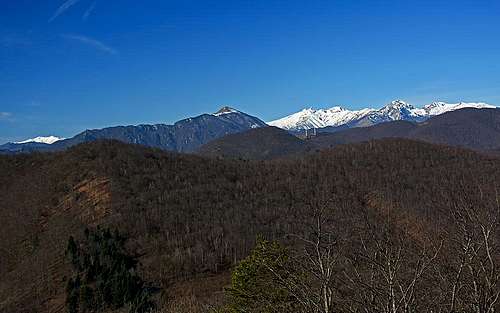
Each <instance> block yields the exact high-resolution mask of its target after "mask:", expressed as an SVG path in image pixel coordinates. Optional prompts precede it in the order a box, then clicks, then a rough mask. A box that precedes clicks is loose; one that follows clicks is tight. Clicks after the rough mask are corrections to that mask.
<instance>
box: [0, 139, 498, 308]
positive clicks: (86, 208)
mask: <svg viewBox="0 0 500 313" xmlns="http://www.w3.org/2000/svg"><path fill="white" fill-rule="evenodd" d="M0 172H1V173H2V175H0V220H1V221H2V227H1V228H0V251H1V253H0V311H1V312H63V311H64V299H65V295H64V290H65V285H66V280H67V277H68V271H69V265H68V260H67V259H66V258H65V256H64V249H65V247H66V242H67V239H68V237H69V236H70V235H73V236H76V237H77V238H78V236H82V233H83V229H84V228H86V227H90V228H93V227H96V226H98V225H101V226H107V227H117V228H119V229H120V230H121V231H122V232H123V233H125V234H127V236H128V237H129V238H130V240H129V241H128V245H127V246H128V249H129V250H130V251H131V252H132V253H133V254H135V255H138V256H140V262H141V265H140V272H141V273H142V275H143V276H144V278H145V280H146V281H148V282H150V283H151V284H152V285H153V286H156V287H157V288H159V289H160V290H163V291H165V294H166V295H168V298H169V299H170V300H169V301H168V303H167V302H163V300H161V299H163V296H161V295H160V294H159V295H158V300H157V301H158V303H159V304H160V305H167V306H168V305H172V303H176V301H178V302H179V303H182V302H183V301H185V299H195V300H193V301H198V302H199V303H212V304H213V303H214V301H219V300H220V295H221V291H222V287H223V286H224V285H225V284H227V283H228V282H229V281H228V279H227V272H228V270H229V269H230V268H231V266H232V265H233V264H235V262H237V261H238V260H240V259H241V258H243V257H245V256H247V254H248V252H249V251H250V249H251V248H252V247H253V245H254V242H255V238H256V236H257V235H258V234H262V235H263V236H265V237H266V238H270V239H281V238H283V236H284V235H286V234H290V233H301V232H302V231H304V230H305V229H306V228H307V223H308V221H311V219H312V218H313V214H312V212H313V209H314V208H315V207H325V208H327V209H328V210H331V211H332V212H333V211H334V212H337V218H336V219H335V221H336V222H335V223H336V227H338V229H339V231H340V232H342V233H345V234H346V235H347V236H349V235H350V234H351V233H352V232H353V231H354V230H355V229H356V228H355V227H353V226H354V225H357V224H359V223H360V221H362V218H363V212H365V210H375V211H379V210H382V211H383V210H389V209H390V210H392V211H393V212H394V213H393V214H403V215H404V216H405V219H407V220H408V219H411V220H412V221H414V222H412V225H414V226H415V227H417V226H418V227H420V226H422V227H423V225H426V226H425V229H434V228H435V229H443V227H445V226H446V216H447V215H448V214H449V212H450V210H452V208H453V205H454V203H456V202H457V201H461V199H462V197H463V195H464V194H467V195H469V196H470V198H471V199H473V201H474V202H473V203H474V205H477V206H478V207H479V208H480V207H483V205H487V204H488V203H486V202H484V201H487V200H488V199H494V195H495V186H498V183H499V181H498V177H500V161H499V160H498V159H496V158H490V157H486V156H483V155H480V154H476V153H474V152H471V151H467V150H462V149H458V148H450V147H444V146H435V145H431V144H426V143H421V142H414V141H408V140H383V141H373V142H369V143H366V144H358V145H345V146H341V147H338V148H336V149H334V150H328V151H322V152H319V153H315V154H313V155H310V156H308V157H306V158H303V159H288V160H275V161H258V162H252V161H237V160H218V159H207V158H201V157H199V156H194V155H179V154H172V153H166V152H163V151H160V150H154V149H148V148H143V147H139V146H135V145H126V144H123V143H120V142H116V141H97V142H93V143H87V144H83V145H79V146H76V147H73V148H70V149H69V150H67V151H65V152H58V153H52V154H31V155H17V156H0ZM485 199H486V200H485ZM488 201H489V200H488ZM396 208H397V209H398V211H396ZM397 212H401V213H397ZM429 231H430V230H429ZM351 235H354V234H351ZM164 303H167V304H164ZM201 307H202V306H200V309H199V311H198V312H201V311H202V309H201ZM191 311H193V310H191Z"/></svg>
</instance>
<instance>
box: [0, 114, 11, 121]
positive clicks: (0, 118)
mask: <svg viewBox="0 0 500 313" xmlns="http://www.w3.org/2000/svg"><path fill="white" fill-rule="evenodd" d="M11 117H12V113H10V112H0V120H6V119H9V118H11Z"/></svg>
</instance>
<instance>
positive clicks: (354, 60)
mask: <svg viewBox="0 0 500 313" xmlns="http://www.w3.org/2000/svg"><path fill="white" fill-rule="evenodd" d="M499 15H500V4H499V3H498V1H481V0H476V1H461V0H455V1H436V0H434V1H427V0H421V1H404V0H398V1H361V0H357V1H356V0H345V1H335V0H330V1H294V0H287V1H273V0H265V1H260V0H248V1H238V0H232V1H226V0H216V1H209V0H205V1H194V0H178V1H168V0H163V1H160V0H156V1H148V0H141V1H139V0H135V1H132V0H120V1H109V0H108V1H106V0H69V1H66V0H45V1H39V0H16V1H8V0H1V1H0V143H1V142H6V141H13V140H21V139H26V138H29V137H33V136H38V135H51V134H53V135H58V136H66V137H67V136H72V135H74V134H76V133H78V132H80V131H82V130H84V129H87V128H99V127H105V126H111V125H120V124H139V123H171V122H174V121H176V120H178V119H181V118H184V117H188V116H194V115H197V114H201V113H204V112H213V111H216V110H217V109H218V108H219V107H220V106H222V105H231V106H233V107H236V108H238V109H240V110H242V111H246V112H248V113H250V114H254V115H257V116H259V117H261V118H262V119H264V120H272V119H274V118H278V117H282V116H284V115H288V114H290V113H293V112H295V111H297V110H299V109H301V108H303V107H306V106H315V107H322V106H323V107H327V106H334V105H342V106H345V107H348V108H353V109H355V108H360V107H365V106H371V107H379V106H382V105H383V104H384V103H387V102H389V101H391V100H393V99H404V100H407V101H409V102H410V103H413V104H415V105H422V104H425V103H427V102H431V101H434V100H443V101H461V100H463V101H485V102H489V103H492V104H497V105H498V104H500V93H499V90H500V75H499V74H500V62H499V60H500V40H498V38H500V18H499Z"/></svg>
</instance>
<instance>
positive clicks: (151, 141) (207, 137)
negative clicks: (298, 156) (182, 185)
mask: <svg viewBox="0 0 500 313" xmlns="http://www.w3.org/2000/svg"><path fill="white" fill-rule="evenodd" d="M264 126H267V125H266V123H265V122H263V121H262V120H260V119H259V118H257V117H254V116H251V115H248V114H246V113H243V112H240V111H238V110H236V109H233V108H230V107H223V108H221V109H220V110H219V111H217V112H216V113H213V114H202V115H200V116H196V117H191V118H187V119H184V120H180V121H178V122H176V123H174V124H173V125H167V124H156V125H137V126H116V127H107V128H103V129H93V130H85V131H84V132H81V133H79V134H78V135H76V136H74V137H72V138H68V139H65V140H60V141H56V142H54V143H52V144H50V145H49V144H46V143H38V142H35V143H34V142H26V143H8V144H5V145H2V146H0V152H4V153H21V152H32V151H59V150H64V149H66V148H69V147H71V146H74V145H77V144H80V143H84V142H90V141H96V140H100V139H115V140H119V141H122V142H125V143H132V144H140V145H144V146H149V147H155V148H160V149H163V150H168V151H176V152H191V151H194V150H195V149H197V148H198V147H200V146H201V145H203V144H205V143H207V142H209V141H211V140H214V139H217V138H219V137H222V136H225V135H229V134H234V133H238V132H242V131H245V130H248V129H252V128H258V127H264Z"/></svg>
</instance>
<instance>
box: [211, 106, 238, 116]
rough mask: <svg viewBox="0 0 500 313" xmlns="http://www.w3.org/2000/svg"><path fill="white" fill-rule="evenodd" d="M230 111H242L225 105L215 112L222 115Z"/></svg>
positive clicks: (216, 114)
mask: <svg viewBox="0 0 500 313" xmlns="http://www.w3.org/2000/svg"><path fill="white" fill-rule="evenodd" d="M228 113H240V111H238V110H236V109H233V108H231V107H229V106H223V107H222V108H220V109H219V111H217V112H215V113H214V115H215V116H220V115H224V114H228Z"/></svg>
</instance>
